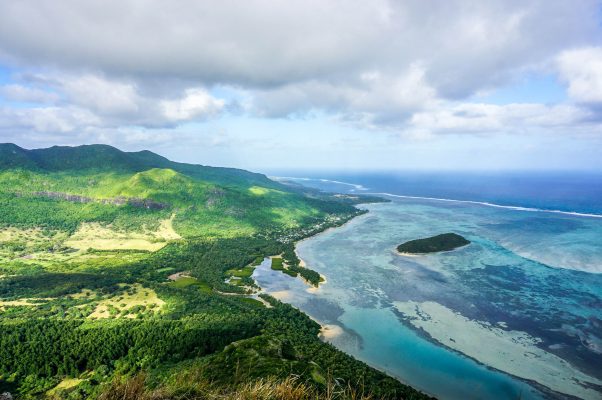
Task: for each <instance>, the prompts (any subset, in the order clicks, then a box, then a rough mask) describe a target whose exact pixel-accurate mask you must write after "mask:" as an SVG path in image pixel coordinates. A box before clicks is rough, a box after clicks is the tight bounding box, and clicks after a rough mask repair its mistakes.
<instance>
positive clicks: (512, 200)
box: [271, 171, 602, 215]
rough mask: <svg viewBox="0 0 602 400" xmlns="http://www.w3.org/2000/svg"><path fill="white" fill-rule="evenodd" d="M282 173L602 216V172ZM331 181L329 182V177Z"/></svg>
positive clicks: (323, 185)
mask: <svg viewBox="0 0 602 400" xmlns="http://www.w3.org/2000/svg"><path fill="white" fill-rule="evenodd" d="M271 175H274V176H279V177H283V176H284V177H286V176H290V177H295V178H312V179H313V180H309V181H306V180H299V181H297V182H299V183H302V184H304V185H306V186H312V187H316V188H319V189H323V190H332V191H337V192H338V191H343V192H349V191H351V192H358V193H361V191H360V190H357V188H355V187H353V186H348V185H341V184H337V183H335V181H336V182H345V183H353V184H356V185H361V186H362V187H363V189H365V190H367V191H370V192H385V193H392V194H397V195H406V196H419V197H436V198H445V199H457V200H471V201H482V202H491V203H495V204H500V205H508V206H520V207H532V208H542V209H549V210H561V211H574V212H580V213H595V214H601V215H602V172H601V173H593V172H499V173H493V172H491V173H476V172H475V173H470V172H411V171H407V172H379V173H357V172H295V171H277V172H272V173H271ZM325 180H330V181H331V182H328V181H325Z"/></svg>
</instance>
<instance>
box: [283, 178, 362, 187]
mask: <svg viewBox="0 0 602 400" xmlns="http://www.w3.org/2000/svg"><path fill="white" fill-rule="evenodd" d="M271 178H273V179H276V180H291V181H318V182H326V183H328V182H330V183H337V184H339V185H346V186H352V187H354V188H355V189H356V190H368V188H366V187H364V186H362V185H360V184H357V183H349V182H341V181H334V180H331V179H323V178H297V177H293V176H272V177H271Z"/></svg>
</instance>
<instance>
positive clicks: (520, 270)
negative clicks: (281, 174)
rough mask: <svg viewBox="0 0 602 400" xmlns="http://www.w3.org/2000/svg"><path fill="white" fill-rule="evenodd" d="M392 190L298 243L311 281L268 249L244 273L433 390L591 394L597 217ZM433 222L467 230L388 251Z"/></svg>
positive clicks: (597, 376)
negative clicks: (316, 284)
mask: <svg viewBox="0 0 602 400" xmlns="http://www.w3.org/2000/svg"><path fill="white" fill-rule="evenodd" d="M391 199H392V202H390V203H384V204H369V205H364V206H362V207H363V208H366V209H367V210H368V211H369V212H368V213H367V214H365V215H363V216H360V217H358V218H356V219H354V220H352V221H351V222H349V223H348V224H346V225H344V226H343V227H340V228H335V229H330V230H328V231H326V232H323V233H321V234H319V235H317V236H314V237H312V238H309V239H307V240H305V241H302V242H300V243H299V244H298V246H297V252H298V254H299V256H300V258H302V259H303V260H304V261H305V262H306V264H307V266H308V267H310V268H312V269H315V270H316V271H318V272H320V273H321V274H323V275H324V276H325V277H326V278H327V282H326V283H325V284H323V285H321V287H320V288H319V289H317V290H314V289H311V288H309V287H308V286H307V285H306V284H305V283H304V282H302V281H301V280H299V279H293V278H290V277H288V276H286V275H284V274H281V273H279V272H277V271H272V270H270V269H269V266H268V264H267V263H264V265H262V266H261V267H260V268H258V269H257V270H256V272H255V274H254V277H255V279H256V280H257V282H258V283H259V285H260V286H261V287H262V288H263V289H264V290H265V291H266V292H268V293H271V294H273V295H274V296H275V297H278V298H280V299H281V300H283V301H285V302H288V303H290V304H292V305H294V306H296V307H298V308H299V309H301V310H303V311H304V312H306V313H307V314H308V315H310V316H311V317H312V318H314V319H316V320H317V321H318V322H320V323H321V324H323V325H325V326H326V327H327V328H329V329H328V330H327V332H326V334H325V336H324V339H325V340H327V341H329V342H331V343H332V344H333V345H335V346H336V347H338V348H340V349H341V350H343V351H345V352H347V353H349V354H352V355H353V356H355V357H357V358H359V359H361V360H363V361H365V362H366V363H368V364H370V365H372V366H374V367H376V368H379V369H381V370H383V371H386V372H387V373H389V374H390V375H392V376H395V377H397V378H399V379H400V380H401V381H403V382H407V383H409V384H411V385H412V386H414V387H416V388H419V389H421V390H423V391H425V392H427V393H430V394H432V395H435V396H437V397H439V398H441V399H518V398H521V399H541V398H584V399H601V398H602V368H601V367H600V366H602V339H601V336H602V275H601V274H600V272H602V218H595V217H584V216H573V215H565V214H557V213H548V212H530V211H524V210H513V209H504V208H498V207H489V206H483V205H479V204H471V203H454V202H443V201H436V200H424V199H404V198H395V197H392V198H391ZM444 232H456V233H459V234H461V235H463V236H464V237H466V238H468V239H469V240H470V241H471V242H472V243H471V244H470V245H469V246H466V247H464V248H462V249H459V250H456V251H452V252H446V253H439V254H431V255H424V256H416V257H408V256H401V255H398V254H396V252H395V247H396V246H397V245H398V244H400V243H402V242H404V241H407V240H411V239H416V238H421V237H426V236H431V235H435V234H439V233H444Z"/></svg>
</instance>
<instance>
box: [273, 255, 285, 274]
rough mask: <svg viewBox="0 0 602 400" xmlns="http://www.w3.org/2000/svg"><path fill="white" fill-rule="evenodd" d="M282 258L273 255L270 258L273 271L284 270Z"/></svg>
mask: <svg viewBox="0 0 602 400" xmlns="http://www.w3.org/2000/svg"><path fill="white" fill-rule="evenodd" d="M283 263H284V262H283V260H282V258H281V257H274V258H272V266H271V267H272V269H273V270H274V271H282V270H284V265H283Z"/></svg>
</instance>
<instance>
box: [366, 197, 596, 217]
mask: <svg viewBox="0 0 602 400" xmlns="http://www.w3.org/2000/svg"><path fill="white" fill-rule="evenodd" d="M366 194H371V195H381V196H391V197H399V198H402V199H417V200H434V201H446V202H449V203H466V204H476V205H480V206H487V207H495V208H505V209H507V210H515V211H528V212H544V213H553V214H563V215H571V216H575V217H590V218H602V214H589V213H579V212H575V211H561V210H546V209H543V208H531V207H519V206H503V205H501V204H494V203H489V202H486V201H474V200H455V199H441V198H438V197H421V196H404V195H401V194H391V193H366Z"/></svg>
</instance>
